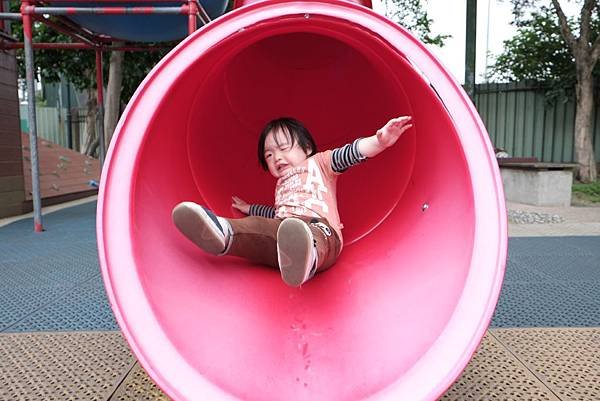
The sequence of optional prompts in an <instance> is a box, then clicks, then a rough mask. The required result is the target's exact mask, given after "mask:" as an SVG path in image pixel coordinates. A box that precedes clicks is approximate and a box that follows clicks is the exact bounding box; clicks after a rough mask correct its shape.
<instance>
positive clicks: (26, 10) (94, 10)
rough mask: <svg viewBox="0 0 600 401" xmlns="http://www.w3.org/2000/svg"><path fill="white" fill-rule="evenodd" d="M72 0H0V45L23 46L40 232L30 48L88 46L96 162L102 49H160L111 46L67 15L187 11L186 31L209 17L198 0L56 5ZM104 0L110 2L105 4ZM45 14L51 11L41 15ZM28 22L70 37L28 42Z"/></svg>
mask: <svg viewBox="0 0 600 401" xmlns="http://www.w3.org/2000/svg"><path fill="white" fill-rule="evenodd" d="M66 2H72V0H53V1H52V4H53V5H52V6H51V7H50V6H48V2H47V1H43V0H21V12H20V13H9V12H4V11H5V10H4V7H3V4H4V2H3V1H2V0H0V32H2V35H0V49H2V50H6V49H8V50H10V49H18V48H23V49H24V53H25V70H26V81H27V105H28V107H27V109H28V117H27V119H28V121H29V141H30V152H31V187H32V198H33V222H34V223H33V224H34V231H35V232H42V231H44V226H43V221H42V199H41V193H40V177H39V158H38V145H37V125H36V124H37V119H36V113H35V65H34V49H57V50H67V49H73V50H94V51H95V52H96V88H97V97H98V113H97V117H96V118H97V120H96V127H97V135H98V138H99V142H100V144H99V152H98V153H99V159H100V166H101V167H102V165H103V164H104V158H105V156H106V154H105V152H106V146H105V143H104V91H103V76H102V53H103V52H105V51H112V50H120V51H149V50H156V49H160V48H163V46H158V45H140V44H135V43H133V44H126V45H124V46H114V45H112V42H113V41H116V40H117V39H115V38H111V37H109V36H107V35H99V34H96V33H94V32H91V31H89V30H87V29H85V28H83V27H81V26H80V25H78V24H76V23H74V22H73V21H71V20H70V19H69V18H68V16H70V15H77V14H94V15H131V14H137V15H140V14H141V15H148V14H183V15H188V35H190V34H192V33H193V32H194V31H195V30H196V29H197V28H198V23H197V22H198V20H200V21H201V22H202V23H203V24H207V23H208V22H210V17H209V16H208V14H207V13H206V10H205V9H204V7H203V6H202V4H201V3H200V1H199V0H180V2H181V5H180V6H179V7H177V6H172V3H173V0H99V1H97V2H99V3H107V6H103V7H89V8H86V7H67V6H65V7H60V6H56V3H66ZM125 2H127V3H131V2H134V3H140V6H134V7H131V6H126V7H125V6H118V5H115V3H125ZM144 3H153V4H155V3H165V4H166V3H170V5H165V6H156V5H152V6H143V4H144ZM108 4H110V5H108ZM46 16H52V18H47V17H46ZM4 20H13V21H19V20H20V21H22V23H23V34H24V40H23V42H22V43H21V42H18V41H17V40H16V39H14V38H12V37H10V36H9V35H7V34H5V33H4V29H3V28H4ZM34 22H40V23H43V24H45V25H47V26H49V27H50V28H52V29H54V30H56V31H58V32H60V33H63V34H65V35H68V36H70V37H71V38H72V39H73V40H74V41H75V42H72V43H33V29H34Z"/></svg>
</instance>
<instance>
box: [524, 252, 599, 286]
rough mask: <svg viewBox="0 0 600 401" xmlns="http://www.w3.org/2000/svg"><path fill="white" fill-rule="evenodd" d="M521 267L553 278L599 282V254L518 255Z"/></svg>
mask: <svg viewBox="0 0 600 401" xmlns="http://www.w3.org/2000/svg"><path fill="white" fill-rule="evenodd" d="M518 263H519V265H520V266H522V267H523V268H528V269H531V270H534V271H535V272H537V273H539V274H541V275H543V276H546V277H547V278H549V279H554V280H563V281H571V280H597V281H599V282H600V256H594V255H536V256H519V257H518Z"/></svg>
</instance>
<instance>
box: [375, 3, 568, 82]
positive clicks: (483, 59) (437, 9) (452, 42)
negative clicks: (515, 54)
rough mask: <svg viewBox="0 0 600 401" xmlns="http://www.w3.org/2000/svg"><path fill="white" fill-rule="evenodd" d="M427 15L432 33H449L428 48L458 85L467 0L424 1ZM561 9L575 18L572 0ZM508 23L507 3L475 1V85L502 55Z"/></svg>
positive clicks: (379, 9) (462, 69)
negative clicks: (443, 43) (438, 44)
mask: <svg viewBox="0 0 600 401" xmlns="http://www.w3.org/2000/svg"><path fill="white" fill-rule="evenodd" d="M425 3H426V4H427V13H428V15H429V18H431V19H432V20H433V26H432V31H433V33H434V34H449V35H452V38H449V39H447V40H446V44H445V46H444V47H442V48H439V47H436V46H429V48H430V50H431V51H432V53H434V54H435V55H436V56H437V57H438V58H439V59H440V60H441V61H442V63H443V64H444V65H445V66H446V69H447V70H448V71H450V73H452V75H454V77H455V78H456V79H457V80H458V81H459V82H460V83H464V78H465V77H464V75H465V37H466V35H465V29H466V26H465V25H466V10H467V0H425ZM561 6H562V7H563V9H564V11H565V13H566V14H567V15H576V14H577V13H578V12H579V6H578V5H577V4H576V2H574V1H570V2H569V1H567V0H562V1H561ZM373 9H374V10H375V11H376V12H378V13H380V14H385V6H384V3H383V1H382V0H373ZM511 21H512V14H511V4H510V1H508V0H503V1H500V0H477V49H476V52H477V55H476V65H475V74H476V79H475V81H476V82H478V83H479V82H484V79H483V77H484V76H485V72H486V65H491V64H492V63H493V56H494V55H499V54H500V53H501V52H502V47H503V46H502V43H503V41H505V40H507V39H510V38H511V37H512V36H513V35H514V34H515V33H516V29H515V28H514V27H513V26H512V25H510V22H511Z"/></svg>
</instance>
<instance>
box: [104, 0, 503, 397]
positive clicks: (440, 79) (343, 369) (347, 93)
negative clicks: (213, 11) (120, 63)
mask: <svg viewBox="0 0 600 401" xmlns="http://www.w3.org/2000/svg"><path fill="white" fill-rule="evenodd" d="M398 115H411V116H413V123H414V125H415V127H414V128H413V129H411V130H409V131H408V132H407V133H406V134H405V135H403V136H402V138H401V139H400V141H399V142H398V143H397V144H396V145H395V146H394V147H393V148H390V149H388V150H387V151H386V152H384V153H382V154H381V155H379V156H378V157H377V158H375V159H373V160H369V161H368V162H366V163H363V164H362V165H360V166H358V167H354V168H352V169H350V170H349V171H348V172H346V173H344V175H343V176H342V177H341V178H340V181H339V187H338V191H339V192H338V199H339V209H340V215H341V219H342V222H343V223H344V225H345V229H344V236H345V240H346V246H345V249H344V251H343V253H342V255H341V257H340V259H339V261H338V262H337V264H336V265H335V266H334V267H333V268H332V269H330V270H329V271H327V272H325V273H323V274H320V275H319V276H317V277H316V278H315V279H313V280H311V281H309V282H308V283H307V284H305V285H304V286H302V287H301V288H291V287H288V286H286V285H285V284H284V283H283V282H282V281H281V278H280V276H279V273H278V272H277V271H275V270H273V269H269V268H266V267H261V266H255V265H251V264H249V263H247V262H245V261H243V260H241V259H236V258H234V257H214V256H210V255H207V254H204V253H203V252H202V251H201V250H199V249H197V248H196V247H195V246H193V245H192V244H191V243H190V242H189V241H187V240H186V239H185V238H184V237H183V236H182V235H181V234H180V233H179V232H178V231H177V230H176V228H175V227H174V226H173V224H172V222H171V209H172V208H173V206H175V205H176V204H177V203H178V202H181V201H184V200H192V201H195V202H198V203H201V204H204V205H207V206H208V207H210V208H212V209H213V210H214V211H216V212H217V213H219V214H221V215H224V216H229V217H233V216H236V215H235V214H234V212H233V211H232V209H231V196H232V195H237V196H239V197H241V198H242V199H245V200H247V201H250V202H253V203H264V204H269V203H272V201H273V191H274V185H275V183H274V180H273V178H272V177H271V176H270V175H269V174H268V173H266V172H264V171H262V170H261V169H260V167H259V165H258V161H257V158H256V146H257V137H258V134H259V132H260V130H261V128H262V127H263V125H264V124H265V123H266V122H267V121H269V120H271V119H273V118H276V117H280V116H292V117H295V118H297V119H299V120H301V121H303V122H304V123H305V124H306V125H307V127H308V128H309V129H310V131H311V132H312V133H313V135H314V137H315V139H316V142H317V145H318V147H319V148H320V149H321V150H325V149H327V148H333V147H337V146H339V145H343V144H345V143H347V142H350V141H352V140H353V139H355V138H356V137H359V136H366V135H371V134H372V133H373V132H374V131H375V130H376V129H378V128H379V127H381V126H382V125H383V124H384V123H385V122H386V121H388V119H389V118H391V117H394V116H398ZM98 243H99V254H100V260H101V267H102V272H103V276H104V280H105V283H106V288H107V292H108V295H109V299H110V301H111V304H112V306H113V309H114V312H115V316H116V319H117V321H118V322H119V325H120V327H121V329H122V332H123V335H124V336H125V337H126V339H127V340H128V341H129V344H130V346H131V348H132V350H133V352H134V353H135V355H136V357H137V358H138V360H139V361H140V363H141V365H142V366H143V367H144V368H145V369H146V371H147V372H148V373H149V374H150V376H151V377H152V378H153V379H154V381H156V383H157V384H158V385H159V386H160V387H161V388H162V389H163V390H164V391H165V392H166V393H167V394H168V395H169V396H170V397H171V398H173V399H174V400H233V399H243V400H273V401H281V400H286V401H294V400H306V401H315V400H336V401H337V400H362V399H369V400H434V399H437V398H438V397H439V396H440V395H441V394H442V393H443V392H444V391H445V390H446V389H447V388H448V387H449V386H450V385H451V384H452V382H453V381H454V380H455V379H456V378H457V377H458V375H459V374H460V372H461V371H462V370H463V369H464V367H465V366H466V364H467V363H468V361H469V359H470V358H471V356H472V354H473V352H474V351H475V350H476V348H477V346H478V344H479V342H480V341H481V338H482V337H483V335H484V333H485V330H486V328H487V326H488V324H489V322H490V319H491V316H492V314H493V311H494V308H495V305H496V302H497V300H498V296H499V292H500V287H501V284H502V278H503V273H504V265H505V259H506V246H507V235H506V215H505V205H504V197H503V191H502V186H501V179H500V176H499V172H498V168H497V165H496V161H495V158H494V153H493V151H492V148H491V145H490V142H489V139H488V136H487V133H486V131H485V128H484V126H483V124H482V123H481V121H480V119H479V117H478V115H477V112H476V110H475V109H474V107H473V105H472V104H471V101H470V100H469V98H468V97H467V96H466V95H465V93H464V92H463V90H462V89H461V87H460V86H459V85H458V84H457V83H456V82H455V81H454V79H453V78H452V77H451V76H450V75H449V74H448V73H447V72H446V71H445V70H444V68H443V67H442V65H441V64H440V63H439V62H438V61H437V60H436V59H435V57H433V56H432V55H431V54H430V53H429V52H428V51H427V50H426V48H425V47H424V46H423V45H422V44H421V43H420V42H419V41H417V40H416V39H414V38H413V37H412V36H411V35H410V34H409V33H407V32H406V31H405V30H403V29H402V28H401V27H400V26H398V25H397V24H395V23H393V22H391V21H389V20H387V19H385V18H383V17H381V16H379V15H377V14H375V13H374V12H372V11H371V10H370V9H368V8H366V7H363V6H361V5H358V4H353V3H349V2H342V1H331V2H316V1H315V2H294V1H290V2H272V1H265V2H260V3H255V4H250V5H247V6H244V7H241V8H239V9H237V10H235V11H233V12H231V13H229V14H227V15H225V16H223V17H221V18H219V19H217V20H215V21H214V22H212V23H211V24H208V25H207V26H205V27H203V28H202V29H201V30H199V31H198V32H196V33H195V34H194V35H192V36H191V37H189V38H188V39H187V40H185V41H184V42H182V43H181V44H180V45H179V46H178V47H177V48H176V49H174V50H173V51H172V52H171V53H170V54H169V55H167V56H166V57H165V58H164V60H162V61H161V63H160V64H159V65H158V66H157V67H156V68H155V69H154V70H153V71H152V72H151V73H150V74H149V76H148V77H147V78H146V80H145V81H144V82H143V84H142V85H141V86H140V88H139V89H138V91H137V92H136V94H135V96H134V97H133V99H132V100H131V102H130V104H129V105H128V107H127V110H126V111H125V113H124V116H123V118H122V119H121V121H120V123H119V126H118V129H117V133H116V134H115V138H114V140H113V142H112V144H111V147H110V150H109V153H108V157H107V161H106V164H105V168H104V171H103V176H102V185H101V190H100V198H99V202H98Z"/></svg>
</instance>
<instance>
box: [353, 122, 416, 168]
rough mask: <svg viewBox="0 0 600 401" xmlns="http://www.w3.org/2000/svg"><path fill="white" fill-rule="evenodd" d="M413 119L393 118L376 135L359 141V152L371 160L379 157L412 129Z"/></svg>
mask: <svg viewBox="0 0 600 401" xmlns="http://www.w3.org/2000/svg"><path fill="white" fill-rule="evenodd" d="M411 119H412V117H411V116H402V117H397V118H392V119H391V120H390V121H388V122H387V124H385V125H384V126H383V127H382V128H381V129H379V130H378V131H377V133H376V134H375V135H372V136H369V137H366V138H361V139H360V140H359V141H358V151H359V152H360V153H361V154H362V155H363V156H364V157H367V158H369V159H370V158H372V157H375V156H377V155H378V154H379V153H381V152H383V151H384V150H385V149H387V148H389V147H390V146H392V145H393V144H395V143H396V141H397V140H398V138H400V136H401V135H402V134H403V133H404V132H405V131H406V130H407V129H409V128H410V127H412V124H410V121H411Z"/></svg>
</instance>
